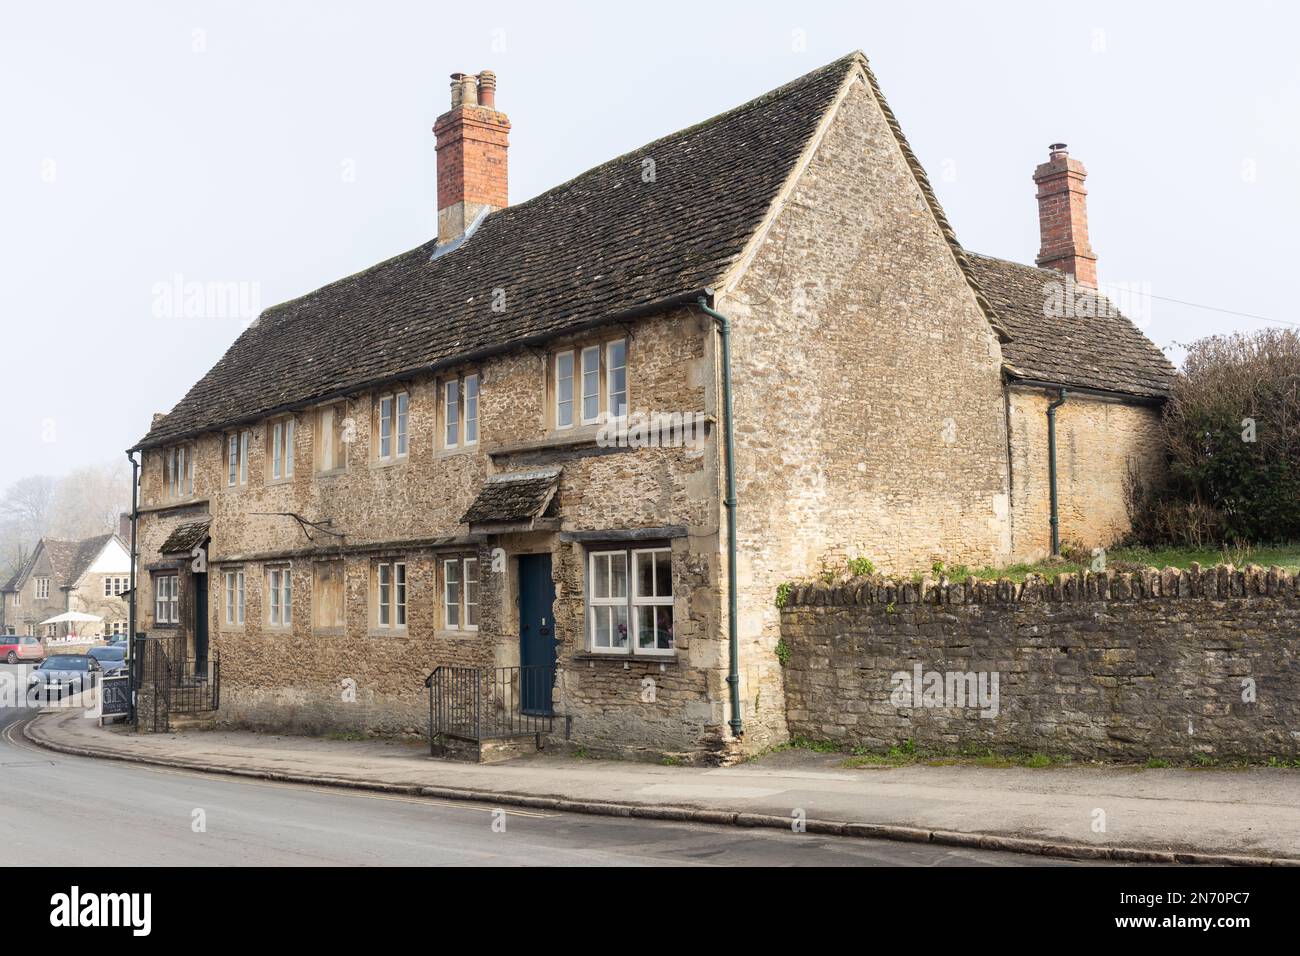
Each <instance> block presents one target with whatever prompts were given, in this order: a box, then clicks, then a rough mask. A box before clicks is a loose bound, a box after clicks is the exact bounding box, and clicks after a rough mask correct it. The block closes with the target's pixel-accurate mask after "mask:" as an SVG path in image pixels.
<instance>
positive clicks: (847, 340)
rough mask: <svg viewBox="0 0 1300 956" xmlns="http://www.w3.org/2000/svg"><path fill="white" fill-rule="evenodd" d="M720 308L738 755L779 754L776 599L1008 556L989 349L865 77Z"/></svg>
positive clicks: (996, 379) (994, 352) (999, 407)
mask: <svg viewBox="0 0 1300 956" xmlns="http://www.w3.org/2000/svg"><path fill="white" fill-rule="evenodd" d="M720 308H721V309H722V310H723V311H724V312H726V313H728V314H729V315H730V316H731V318H732V320H733V327H734V330H735V331H734V343H733V366H734V369H733V378H734V382H735V406H736V425H737V435H736V441H737V468H736V471H737V478H738V484H739V495H738V497H739V502H740V505H739V522H738V527H739V534H740V547H741V552H742V554H741V560H740V562H739V568H738V571H739V578H740V595H739V596H740V604H741V618H740V622H739V623H740V636H741V655H740V656H741V662H742V667H743V669H744V673H743V675H742V697H743V701H744V717H745V720H746V722H747V726H746V731H745V742H746V749H747V750H751V751H752V750H758V749H762V748H763V747H764V746H767V745H768V744H771V743H773V742H776V741H780V740H783V739H785V727H784V714H783V708H782V700H783V698H782V691H781V672H780V668H779V666H778V665H777V659H776V657H775V654H774V648H775V646H776V642H777V639H778V636H779V633H778V632H779V621H778V616H777V613H776V609H775V607H773V605H772V595H773V594H774V593H775V591H776V587H777V585H778V584H779V583H780V582H782V581H787V580H790V579H792V578H797V577H801V576H806V575H812V574H815V573H817V572H818V570H819V568H820V567H821V565H822V564H823V562H825V563H827V564H828V565H831V566H838V567H841V568H842V567H844V565H845V562H846V559H847V558H848V557H850V556H859V555H861V556H866V557H869V558H870V559H871V560H872V561H874V562H875V563H876V565H877V566H879V567H881V568H883V569H887V570H890V571H895V572H910V571H911V570H913V569H915V568H928V567H930V566H931V564H932V563H933V562H934V561H935V560H936V559H939V558H942V559H943V560H945V561H947V562H949V563H953V562H963V563H967V564H970V565H972V566H982V565H985V564H1000V563H1001V562H1002V561H1003V560H1005V558H1006V557H1007V555H1008V554H1009V553H1010V548H1011V528H1010V517H1009V514H1008V511H1009V496H1008V475H1007V438H1006V415H1005V410H1004V399H1003V392H1002V381H1001V363H1002V357H1001V350H1000V347H999V345H998V341H997V338H996V336H995V334H994V332H993V331H992V329H991V328H990V326H989V323H988V320H987V319H986V318H985V316H984V314H983V312H982V311H981V310H980V308H979V305H978V303H977V301H976V299H975V296H974V294H973V293H972V291H971V289H970V287H969V285H968V284H967V282H966V280H965V278H964V277H963V275H962V273H961V270H960V269H959V267H958V265H957V263H956V260H955V259H954V258H953V255H952V251H951V250H950V248H949V246H948V244H947V242H946V241H945V239H944V237H943V234H942V232H941V231H940V228H939V225H938V223H937V222H936V220H935V218H934V216H933V215H932V214H931V213H930V211H929V209H928V207H927V205H926V202H925V199H924V197H923V194H922V192H921V189H920V187H919V186H918V184H917V182H916V180H915V178H914V176H913V174H912V172H911V170H910V168H909V167H908V164H907V162H906V160H905V158H904V156H903V154H902V152H901V150H900V149H899V146H898V143H897V141H896V140H895V138H894V136H893V134H892V133H891V132H890V129H889V127H888V124H887V121H886V118H885V116H884V114H883V113H882V111H881V108H880V106H879V104H878V103H877V102H876V100H875V98H874V96H873V95H872V93H871V91H870V89H869V88H868V87H867V85H866V83H865V82H863V81H862V80H861V79H857V80H855V81H854V82H853V84H852V86H851V87H850V88H849V89H848V90H847V91H846V93H845V98H844V101H843V103H842V105H841V107H840V109H839V112H838V113H837V114H836V115H835V118H834V120H833V121H832V122H831V123H830V125H829V127H828V128H827V130H826V133H825V135H824V137H823V138H822V140H821V142H820V144H819V145H818V146H817V148H816V151H815V153H814V154H813V155H812V157H811V158H810V160H809V163H808V167H807V169H806V170H805V171H804V172H803V174H802V175H801V176H800V177H799V179H798V181H797V182H796V183H795V184H794V186H793V190H792V192H791V194H790V196H789V198H788V199H787V200H786V202H785V205H784V208H782V209H781V210H780V212H779V213H778V214H777V216H776V219H775V221H774V223H773V225H772V228H771V230H770V232H769V233H768V236H767V238H766V241H765V242H764V243H763V244H762V245H761V246H760V248H759V249H758V250H757V252H756V254H755V256H754V260H753V263H752V264H751V265H749V267H748V271H747V272H746V273H745V275H744V276H743V277H742V278H741V279H740V281H739V282H738V284H737V286H736V288H735V289H734V290H733V291H729V292H727V294H726V296H725V297H724V299H723V300H722V301H721V305H720Z"/></svg>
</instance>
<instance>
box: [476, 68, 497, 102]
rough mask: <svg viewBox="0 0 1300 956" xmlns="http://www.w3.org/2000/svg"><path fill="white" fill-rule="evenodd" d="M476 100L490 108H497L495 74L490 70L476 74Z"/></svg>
mask: <svg viewBox="0 0 1300 956" xmlns="http://www.w3.org/2000/svg"><path fill="white" fill-rule="evenodd" d="M478 102H479V105H480V106H485V107H487V108H488V109H490V110H494V109H496V108H497V75H496V74H495V73H493V72H492V71H491V70H484V71H483V72H481V73H480V74H479V75H478Z"/></svg>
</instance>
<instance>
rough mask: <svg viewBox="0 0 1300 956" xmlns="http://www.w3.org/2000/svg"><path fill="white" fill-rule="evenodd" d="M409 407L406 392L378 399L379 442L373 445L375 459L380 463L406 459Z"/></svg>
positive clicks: (408, 398) (408, 397)
mask: <svg viewBox="0 0 1300 956" xmlns="http://www.w3.org/2000/svg"><path fill="white" fill-rule="evenodd" d="M409 405H410V396H409V395H408V394H407V393H406V392H395V393H393V394H392V395H383V396H381V397H380V399H379V405H378V408H377V418H378V422H377V424H378V426H379V441H378V442H376V443H375V457H377V458H378V459H379V460H380V461H396V460H397V459H399V458H405V457H406V448H407V432H406V422H407V412H408V409H409Z"/></svg>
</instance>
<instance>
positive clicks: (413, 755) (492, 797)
mask: <svg viewBox="0 0 1300 956" xmlns="http://www.w3.org/2000/svg"><path fill="white" fill-rule="evenodd" d="M23 733H24V735H25V737H26V739H27V740H28V741H30V743H32V744H35V745H37V746H40V747H43V748H47V749H49V750H54V751H59V752H62V753H65V754H75V755H79V756H92V757H99V758H107V759H112V760H119V761H132V762H137V763H144V764H147V765H151V766H155V767H170V768H178V769H186V770H194V771H202V772H207V773H219V774H224V775H228V776H236V777H241V778H245V779H256V780H267V781H279V782H287V783H298V784H308V785H312V786H316V787H322V786H324V787H336V788H352V789H360V790H367V791H371V792H379V793H387V794H395V795H408V796H413V797H425V798H432V799H437V800H448V801H454V800H467V801H476V802H481V803H489V804H491V805H493V806H512V807H517V808H521V809H533V810H540V811H556V812H563V813H584V814H594V815H598V816H606V817H621V818H625V819H640V820H659V821H680V822H686V823H704V824H715V825H716V824H722V825H729V826H733V827H742V828H749V829H755V828H758V829H769V830H782V831H785V832H787V833H789V832H791V831H792V830H794V829H795V827H794V823H795V821H796V820H801V821H803V826H804V827H805V828H806V831H807V832H808V833H812V834H819V835H823V836H851V837H865V838H869V839H872V840H896V841H904V842H912V843H920V844H930V845H932V846H936V847H937V846H948V847H966V848H970V849H982V850H998V851H1012V852H1016V853H1027V854H1033V855H1038V856H1040V857H1041V856H1045V857H1053V858H1072V859H1082V860H1105V861H1113V862H1127V863H1166V864H1168V863H1202V864H1219V865H1231V864H1242V865H1300V771H1297V770H1285V769H1267V768H1252V769H1248V770H1216V769H1196V770H1190V769H1160V770H1147V769H1138V768H1130V767H1098V766H1080V767H1048V768H1041V769H1030V768H1024V767H1014V768H1006V769H1000V768H986V767H973V766H926V765H911V766H906V767H883V768H882V767H873V768H861V769H857V768H855V769H846V768H844V767H842V766H840V763H841V761H842V759H843V758H842V757H836V756H834V755H825V754H813V753H808V752H804V751H793V750H788V751H782V752H779V753H774V754H771V755H768V756H766V757H763V758H758V759H756V760H753V761H750V762H748V763H745V764H742V765H740V766H735V767H726V768H705V767H677V766H671V767H670V766H659V765H652V764H642V763H630V762H623V761H614V760H593V759H587V758H576V757H569V756H555V755H547V754H538V755H534V756H528V757H521V758H519V759H516V760H513V761H509V762H507V763H501V764H489V765H481V764H471V763H461V762H455V761H448V760H440V759H433V758H430V757H429V756H428V752H427V749H426V745H424V744H421V743H416V742H404V741H393V740H364V741H350V740H331V739H319V738H308V737H296V736H288V735H275V734H254V733H243V732H233V731H216V730H206V731H197V730H195V731H187V732H184V733H172V734H134V733H130V732H127V731H125V730H124V729H121V728H119V729H112V728H100V727H99V726H98V725H97V722H96V721H94V720H89V719H86V718H85V717H84V716H83V712H82V711H81V710H80V709H60V710H53V711H47V712H45V713H43V714H41V715H40V716H38V717H36V718H35V719H34V720H30V721H27V722H26V723H25V724H24V725H23ZM845 842H852V841H845Z"/></svg>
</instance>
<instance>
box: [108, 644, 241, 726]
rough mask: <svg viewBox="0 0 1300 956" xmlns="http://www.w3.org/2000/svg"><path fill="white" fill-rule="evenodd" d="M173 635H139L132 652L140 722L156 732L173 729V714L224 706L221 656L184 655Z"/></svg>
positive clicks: (137, 720)
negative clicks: (196, 656) (159, 636)
mask: <svg viewBox="0 0 1300 956" xmlns="http://www.w3.org/2000/svg"><path fill="white" fill-rule="evenodd" d="M183 648H184V645H183V644H182V643H180V642H177V641H173V640H171V639H160V638H154V637H137V638H136V640H135V647H134V648H133V653H132V655H131V671H130V673H131V689H132V691H133V692H134V693H135V695H136V724H137V726H140V725H142V724H143V725H144V726H145V727H147V728H149V729H150V730H152V731H154V732H155V733H166V732H167V731H168V730H170V729H171V723H170V717H171V715H172V714H201V713H205V712H207V711H213V710H216V709H217V708H218V707H220V706H221V658H220V655H219V654H217V653H215V652H214V653H213V654H212V655H211V657H210V658H209V659H207V660H195V659H194V658H192V657H184V656H183V653H184V650H183Z"/></svg>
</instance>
